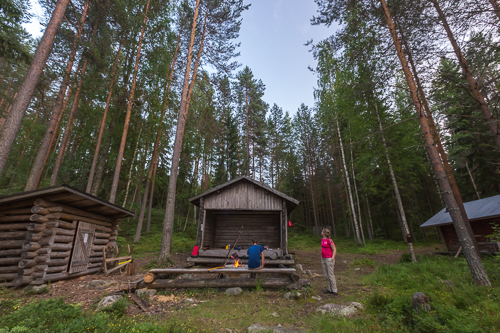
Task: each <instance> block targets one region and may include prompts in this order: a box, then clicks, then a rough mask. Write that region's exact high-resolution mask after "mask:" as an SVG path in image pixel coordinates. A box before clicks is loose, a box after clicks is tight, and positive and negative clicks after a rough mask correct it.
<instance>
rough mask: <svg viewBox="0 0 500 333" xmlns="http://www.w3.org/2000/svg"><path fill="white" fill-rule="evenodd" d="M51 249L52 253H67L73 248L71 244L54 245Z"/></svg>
mask: <svg viewBox="0 0 500 333" xmlns="http://www.w3.org/2000/svg"><path fill="white" fill-rule="evenodd" d="M51 248H52V251H68V250H71V249H72V248H73V244H64V243H54V245H52V246H51Z"/></svg>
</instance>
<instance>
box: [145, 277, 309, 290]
mask: <svg viewBox="0 0 500 333" xmlns="http://www.w3.org/2000/svg"><path fill="white" fill-rule="evenodd" d="M293 283H294V282H293V281H292V280H291V279H259V280H256V279H202V280H191V279H175V280H168V279H157V280H155V281H153V282H152V283H145V282H144V281H143V282H140V283H138V284H137V288H138V289H141V288H149V289H174V288H235V287H241V288H255V287H257V285H260V286H261V287H262V288H269V289H279V288H283V287H286V286H288V285H290V284H293ZM295 284H297V285H300V286H310V285H311V282H310V281H309V280H299V281H297V282H296V283H295Z"/></svg>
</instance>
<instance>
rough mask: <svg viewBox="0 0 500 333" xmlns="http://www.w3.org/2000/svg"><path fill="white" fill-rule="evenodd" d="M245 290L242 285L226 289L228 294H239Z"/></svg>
mask: <svg viewBox="0 0 500 333" xmlns="http://www.w3.org/2000/svg"><path fill="white" fill-rule="evenodd" d="M242 292H243V289H241V288H240V287H236V288H228V289H226V295H239V294H241V293H242Z"/></svg>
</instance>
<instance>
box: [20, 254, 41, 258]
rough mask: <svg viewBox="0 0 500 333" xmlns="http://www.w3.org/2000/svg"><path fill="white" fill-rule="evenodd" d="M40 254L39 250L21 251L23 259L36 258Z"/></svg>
mask: <svg viewBox="0 0 500 333" xmlns="http://www.w3.org/2000/svg"><path fill="white" fill-rule="evenodd" d="M37 255H38V252H23V253H21V258H22V259H34V258H35V257H36V256H37Z"/></svg>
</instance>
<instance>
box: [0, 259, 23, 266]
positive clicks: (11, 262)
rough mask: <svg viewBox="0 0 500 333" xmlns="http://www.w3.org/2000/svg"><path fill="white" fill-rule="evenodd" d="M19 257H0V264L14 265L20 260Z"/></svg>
mask: <svg viewBox="0 0 500 333" xmlns="http://www.w3.org/2000/svg"><path fill="white" fill-rule="evenodd" d="M22 259H23V258H21V257H16V258H0V265H16V267H17V264H18V263H19V262H20V261H21V260H22ZM0 268H1V267H0Z"/></svg>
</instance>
